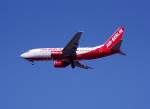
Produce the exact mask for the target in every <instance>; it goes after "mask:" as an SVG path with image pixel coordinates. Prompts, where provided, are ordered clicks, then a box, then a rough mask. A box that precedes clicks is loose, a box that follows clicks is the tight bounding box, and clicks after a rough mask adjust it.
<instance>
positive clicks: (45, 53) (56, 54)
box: [21, 45, 114, 61]
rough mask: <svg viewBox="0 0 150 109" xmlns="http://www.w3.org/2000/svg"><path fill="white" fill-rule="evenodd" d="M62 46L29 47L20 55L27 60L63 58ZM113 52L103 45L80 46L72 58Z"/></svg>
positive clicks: (84, 58) (88, 58) (79, 58)
mask: <svg viewBox="0 0 150 109" xmlns="http://www.w3.org/2000/svg"><path fill="white" fill-rule="evenodd" d="M62 51H63V48H37V49H31V50H28V51H27V52H25V53H23V54H21V57H23V58H25V59H27V60H29V61H48V60H65V59H67V58H68V57H64V56H63V54H62ZM111 54H114V52H112V51H109V50H105V48H104V45H100V46H96V47H80V48H77V51H76V55H75V56H74V57H73V59H74V60H90V59H96V58H100V57H105V56H108V55H111Z"/></svg>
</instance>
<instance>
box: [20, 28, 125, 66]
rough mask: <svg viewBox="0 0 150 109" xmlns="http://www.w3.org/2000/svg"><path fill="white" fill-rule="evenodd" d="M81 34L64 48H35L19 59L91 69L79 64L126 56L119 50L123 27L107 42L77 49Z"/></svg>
mask: <svg viewBox="0 0 150 109" xmlns="http://www.w3.org/2000/svg"><path fill="white" fill-rule="evenodd" d="M82 33H83V32H77V33H76V34H75V35H74V36H73V38H72V39H71V40H70V41H69V43H68V44H67V45H66V46H65V47H64V48H37V49H31V50H28V51H27V52H25V53H22V54H21V55H20V57H22V58H24V59H26V60H28V61H30V62H32V63H33V62H34V61H49V60H53V61H54V67H55V68H65V67H67V66H69V65H70V66H71V68H75V67H79V68H83V69H92V67H90V66H88V65H84V64H81V63H80V62H79V61H81V60H91V59H97V58H102V57H106V56H110V55H113V54H121V55H126V54H125V53H123V52H122V51H121V50H120V47H121V44H122V37H123V34H124V27H122V26H121V27H119V28H118V29H117V30H116V31H115V32H114V33H113V34H112V36H111V37H110V38H108V40H107V41H106V42H105V43H104V44H101V45H98V46H95V47H79V48H78V46H79V41H80V38H81V35H82Z"/></svg>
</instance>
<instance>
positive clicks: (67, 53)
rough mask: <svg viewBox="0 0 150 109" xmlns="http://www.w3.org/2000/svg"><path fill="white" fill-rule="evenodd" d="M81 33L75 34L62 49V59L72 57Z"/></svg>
mask: <svg viewBox="0 0 150 109" xmlns="http://www.w3.org/2000/svg"><path fill="white" fill-rule="evenodd" d="M82 33H83V32H77V33H76V34H75V35H74V37H73V38H72V39H71V41H70V42H69V43H68V44H67V45H66V46H65V47H64V49H63V51H62V53H63V56H64V57H73V56H75V55H76V50H77V47H78V45H79V40H80V37H81V35H82Z"/></svg>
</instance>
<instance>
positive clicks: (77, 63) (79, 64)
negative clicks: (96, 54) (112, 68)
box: [73, 61, 93, 69]
mask: <svg viewBox="0 0 150 109" xmlns="http://www.w3.org/2000/svg"><path fill="white" fill-rule="evenodd" d="M73 64H74V66H76V67H80V68H83V69H93V68H92V67H89V66H87V65H83V64H81V63H79V61H75V62H74V63H73Z"/></svg>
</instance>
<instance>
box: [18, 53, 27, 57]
mask: <svg viewBox="0 0 150 109" xmlns="http://www.w3.org/2000/svg"><path fill="white" fill-rule="evenodd" d="M20 57H21V58H28V57H29V56H28V54H27V53H22V54H21V55H20Z"/></svg>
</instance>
